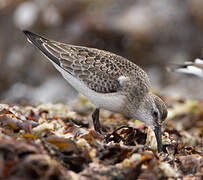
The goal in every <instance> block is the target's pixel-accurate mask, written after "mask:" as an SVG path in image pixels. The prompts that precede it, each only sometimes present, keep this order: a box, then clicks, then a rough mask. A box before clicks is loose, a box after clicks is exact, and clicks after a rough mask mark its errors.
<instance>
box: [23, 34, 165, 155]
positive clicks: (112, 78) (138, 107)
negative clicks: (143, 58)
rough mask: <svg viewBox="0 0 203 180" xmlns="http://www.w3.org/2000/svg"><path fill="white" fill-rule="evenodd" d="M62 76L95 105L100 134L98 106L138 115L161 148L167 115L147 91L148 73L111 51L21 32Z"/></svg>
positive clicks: (148, 89) (158, 102) (159, 102)
mask: <svg viewBox="0 0 203 180" xmlns="http://www.w3.org/2000/svg"><path fill="white" fill-rule="evenodd" d="M24 33H25V35H26V36H27V37H28V39H29V41H31V42H32V43H33V44H34V45H35V46H37V47H38V48H39V49H40V50H41V51H42V52H43V54H45V55H46V56H47V57H48V59H49V60H50V62H51V63H52V64H53V65H54V66H55V67H56V69H57V70H59V71H60V72H61V74H62V75H63V77H64V78H65V79H66V80H67V81H68V82H69V83H70V84H71V85H72V86H73V87H74V88H75V89H76V90H78V91H79V92H80V93H83V94H84V95H85V96H86V97H87V98H88V99H89V100H90V101H91V102H92V103H93V104H94V105H95V106H96V107H97V109H96V111H95V112H94V113H93V123H94V127H95V130H96V131H98V132H100V133H102V130H101V125H100V123H99V109H100V108H104V109H107V110H111V111H114V112H119V113H122V114H124V115H125V116H128V117H132V118H137V119H139V120H141V121H143V122H145V123H146V124H148V125H149V126H150V127H151V128H153V129H154V130H155V135H156V138H157V142H158V151H159V152H160V151H161V122H162V121H163V120H164V119H165V118H166V116H167V109H166V106H165V104H164V102H163V101H162V100H161V99H160V98H159V97H157V96H155V95H153V94H151V93H150V83H149V79H148V76H147V74H146V73H145V72H144V71H143V70H142V69H141V68H140V67H138V66H137V65H135V64H134V63H132V62H130V61H129V60H127V59H125V58H123V57H121V56H118V55H115V54H113V53H110V52H107V51H103V50H98V49H95V48H88V47H82V46H74V45H69V44H64V43H60V42H56V41H53V40H48V39H46V38H44V37H41V36H38V35H36V34H34V33H31V32H29V31H24Z"/></svg>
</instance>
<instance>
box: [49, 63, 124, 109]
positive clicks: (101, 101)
mask: <svg viewBox="0 0 203 180" xmlns="http://www.w3.org/2000/svg"><path fill="white" fill-rule="evenodd" d="M51 62H52V61H51ZM52 64H53V65H54V66H55V68H56V69H57V70H58V71H59V72H60V73H61V74H62V76H63V77H64V78H65V79H66V80H67V81H68V82H69V84H70V85H71V86H73V87H74V88H75V89H76V90H77V91H78V92H79V93H81V94H83V95H84V96H86V97H87V98H88V100H89V101H90V102H91V103H92V104H94V105H95V106H96V107H97V108H103V109H107V110H110V111H114V112H120V111H121V108H122V106H123V104H124V96H122V95H120V94H119V93H106V94H102V93H97V92H95V91H93V90H91V89H89V88H88V87H87V86H86V85H85V84H84V83H83V82H81V81H80V80H78V79H77V78H75V77H73V76H72V75H71V74H69V73H68V72H66V71H65V70H64V69H62V68H61V67H60V66H58V65H57V64H55V63H54V62H52Z"/></svg>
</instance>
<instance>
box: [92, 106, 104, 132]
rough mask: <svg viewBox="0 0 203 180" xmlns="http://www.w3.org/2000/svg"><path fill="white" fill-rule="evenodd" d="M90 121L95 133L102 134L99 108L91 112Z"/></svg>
mask: <svg viewBox="0 0 203 180" xmlns="http://www.w3.org/2000/svg"><path fill="white" fill-rule="evenodd" d="M92 119H93V125H94V129H95V131H97V132H99V133H100V134H103V133H102V127H101V124H100V122H99V108H96V110H95V111H94V112H93V114H92Z"/></svg>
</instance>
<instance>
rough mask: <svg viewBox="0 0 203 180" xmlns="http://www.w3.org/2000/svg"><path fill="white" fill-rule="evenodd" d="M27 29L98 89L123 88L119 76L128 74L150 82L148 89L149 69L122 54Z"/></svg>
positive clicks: (70, 70) (67, 67) (37, 42)
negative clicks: (78, 44) (72, 42)
mask: <svg viewBox="0 0 203 180" xmlns="http://www.w3.org/2000/svg"><path fill="white" fill-rule="evenodd" d="M24 33H25V34H26V36H27V37H28V39H29V40H30V41H31V42H32V43H33V44H34V45H35V46H37V47H38V48H39V49H40V50H41V51H42V52H43V53H44V54H45V55H46V56H47V57H48V58H49V59H50V60H52V61H53V62H54V63H56V64H57V65H59V66H60V67H62V68H63V69H64V70H65V71H67V72H68V73H70V74H71V75H72V76H74V77H76V78H77V79H79V80H80V81H82V82H83V83H85V84H86V85H87V86H88V87H89V88H90V89H92V90H94V91H96V92H100V93H112V92H117V91H119V90H120V89H121V88H122V84H121V83H120V82H119V80H118V79H119V77H120V76H126V77H127V76H129V75H130V76H132V77H135V78H133V79H135V80H136V81H138V83H140V81H144V82H145V84H146V82H147V89H145V91H146V92H148V87H149V83H148V77H147V75H146V73H145V72H144V71H143V70H142V69H141V68H140V67H138V66H137V65H135V64H134V63H132V62H130V61H128V60H127V59H125V58H123V57H121V56H118V55H115V54H113V53H110V52H107V51H103V50H98V49H95V48H87V47H82V46H73V45H69V44H64V43H59V42H56V41H53V40H48V39H46V38H44V37H41V36H38V35H36V34H33V33H31V32H29V31H24ZM140 76H141V77H140ZM145 91H144V92H145Z"/></svg>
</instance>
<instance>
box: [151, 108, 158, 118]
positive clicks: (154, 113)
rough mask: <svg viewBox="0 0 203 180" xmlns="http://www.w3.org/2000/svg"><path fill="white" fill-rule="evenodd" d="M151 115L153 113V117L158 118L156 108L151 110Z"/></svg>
mask: <svg viewBox="0 0 203 180" xmlns="http://www.w3.org/2000/svg"><path fill="white" fill-rule="evenodd" d="M152 115H153V116H154V117H155V118H158V115H159V113H158V111H157V110H153V111H152Z"/></svg>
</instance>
